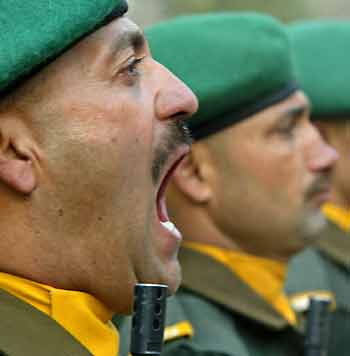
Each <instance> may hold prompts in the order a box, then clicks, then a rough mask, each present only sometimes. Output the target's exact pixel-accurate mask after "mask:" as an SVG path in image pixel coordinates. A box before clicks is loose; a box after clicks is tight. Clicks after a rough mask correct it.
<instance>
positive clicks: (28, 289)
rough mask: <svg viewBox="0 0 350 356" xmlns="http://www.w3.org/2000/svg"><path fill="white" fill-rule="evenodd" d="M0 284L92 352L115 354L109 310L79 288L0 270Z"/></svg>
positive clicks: (116, 342)
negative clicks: (36, 280)
mask: <svg viewBox="0 0 350 356" xmlns="http://www.w3.org/2000/svg"><path fill="white" fill-rule="evenodd" d="M0 288H2V289H4V290H5V291H7V292H8V293H11V294H13V295H15V296H16V297H17V298H19V299H22V300H23V301H25V302H26V303H28V304H31V305H32V306H34V307H35V308H37V309H39V310H40V311H41V312H43V313H45V314H47V315H49V316H50V317H51V318H52V319H54V320H56V321H57V322H58V323H59V324H60V325H61V326H63V328H64V329H66V330H67V331H68V332H69V333H70V334H71V335H73V336H74V337H75V338H76V339H77V340H78V341H79V342H80V343H81V344H82V345H84V346H85V347H86V348H87V349H88V350H89V351H90V353H92V354H93V355H94V356H116V355H118V350H119V334H118V331H117V330H116V328H115V327H114V326H113V324H112V323H111V321H110V319H111V317H112V313H111V312H110V311H109V310H108V309H107V308H106V307H105V306H104V305H103V304H102V303H101V302H99V301H98V300H97V299H96V298H94V297H92V296H91V295H89V294H86V293H83V292H75V291H70V290H62V289H56V288H53V287H50V286H47V285H44V284H40V283H36V282H32V281H30V280H28V279H24V278H20V277H16V276H13V275H10V274H7V273H1V272H0Z"/></svg>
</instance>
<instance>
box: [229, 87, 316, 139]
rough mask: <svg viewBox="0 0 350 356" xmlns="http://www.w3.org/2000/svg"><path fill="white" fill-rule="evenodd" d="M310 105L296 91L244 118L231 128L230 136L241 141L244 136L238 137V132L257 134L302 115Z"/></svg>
mask: <svg viewBox="0 0 350 356" xmlns="http://www.w3.org/2000/svg"><path fill="white" fill-rule="evenodd" d="M309 109H310V104H309V100H308V98H307V97H306V96H305V94H304V93H303V92H302V91H297V92H296V93H294V94H293V95H291V96H290V97H288V98H286V99H285V100H283V101H281V102H279V103H277V104H275V105H272V106H269V107H268V108H266V109H264V110H262V111H259V112H258V113H256V114H254V115H252V116H250V117H248V118H246V119H245V120H244V121H242V122H240V123H237V124H235V125H233V126H232V127H231V135H232V134H233V135H238V136H239V137H240V138H241V139H242V140H244V138H245V136H244V135H240V134H239V133H240V132H246V133H248V132H251V133H257V132H259V131H260V130H264V129H266V128H269V127H271V126H272V125H275V124H277V123H279V122H281V123H282V122H283V121H284V120H287V119H288V118H291V117H293V116H295V117H296V116H298V113H299V114H300V115H302V114H303V113H304V112H307V111H309ZM300 115H299V116H300Z"/></svg>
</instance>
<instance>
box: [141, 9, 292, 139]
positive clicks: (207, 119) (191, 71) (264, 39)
mask: <svg viewBox="0 0 350 356" xmlns="http://www.w3.org/2000/svg"><path fill="white" fill-rule="evenodd" d="M146 35H147V37H148V40H149V43H150V47H151V50H152V54H153V56H154V57H155V59H157V60H158V61H159V62H161V63H162V64H164V65H165V66H166V67H168V68H169V69H170V70H171V71H173V72H174V73H175V74H176V75H177V76H179V77H180V78H181V79H182V80H183V81H184V82H186V83H187V84H188V85H189V86H190V87H191V89H192V90H193V91H194V92H195V94H196V95H197V96H198V99H199V111H198V112H197V114H195V115H194V116H193V117H192V118H191V119H190V120H188V123H189V128H190V130H191V132H192V135H193V136H194V138H195V139H201V138H203V137H206V136H208V135H210V134H213V133H215V132H217V131H218V130H221V129H224V128H225V127H227V126H230V125H232V124H233V123H235V122H238V121H240V120H243V119H245V118H248V117H250V116H251V115H253V114H255V113H257V112H258V111H260V110H263V109H265V108H267V107H268V106H270V105H273V104H275V103H278V102H280V101H282V100H284V99H285V98H287V97H288V96H289V95H291V94H292V93H293V92H295V91H296V89H297V85H296V83H295V73H294V66H293V63H292V55H291V49H290V44H289V39H288V35H287V34H286V31H285V29H284V27H283V26H282V24H281V23H280V22H278V21H277V20H275V19H273V18H272V17H270V16H265V15H261V14H256V13H230V12H227V13H215V14H214V13H213V14H206V15H196V16H185V17H179V18H175V19H173V20H170V21H167V22H164V23H161V24H158V25H155V26H153V27H151V28H149V29H147V30H146Z"/></svg>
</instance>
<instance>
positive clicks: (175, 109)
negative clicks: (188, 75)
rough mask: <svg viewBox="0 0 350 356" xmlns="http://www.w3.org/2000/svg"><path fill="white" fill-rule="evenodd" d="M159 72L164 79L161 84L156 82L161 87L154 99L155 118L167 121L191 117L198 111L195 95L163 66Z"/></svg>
mask: <svg viewBox="0 0 350 356" xmlns="http://www.w3.org/2000/svg"><path fill="white" fill-rule="evenodd" d="M160 66H161V65H160ZM161 71H162V76H163V78H164V79H163V80H162V81H161V82H160V81H158V82H160V83H161V86H160V87H159V90H158V93H157V95H156V98H155V100H156V102H155V110H156V115H157V118H158V119H159V120H169V119H176V118H177V117H184V116H185V117H186V116H191V115H193V114H194V113H195V112H196V111H197V110H198V99H197V97H196V96H195V94H194V93H193V92H192V90H191V89H190V88H189V87H188V86H187V85H186V84H185V83H183V82H182V81H181V80H180V79H179V78H177V77H176V76H175V75H174V74H172V73H171V72H170V71H168V70H167V69H166V68H164V67H163V66H161ZM159 79H160V78H159Z"/></svg>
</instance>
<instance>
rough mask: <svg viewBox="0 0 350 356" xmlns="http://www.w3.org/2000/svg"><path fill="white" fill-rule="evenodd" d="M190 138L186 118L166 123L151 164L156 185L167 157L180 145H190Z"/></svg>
mask: <svg viewBox="0 0 350 356" xmlns="http://www.w3.org/2000/svg"><path fill="white" fill-rule="evenodd" d="M191 144H192V137H191V134H190V131H189V129H188V127H187V124H186V118H182V119H176V120H173V121H171V122H169V123H168V130H167V131H166V133H165V134H164V135H163V137H162V138H161V141H160V143H159V144H158V145H157V147H156V149H155V152H154V160H153V163H152V180H153V183H154V184H157V183H158V181H159V179H160V176H161V173H162V171H163V168H164V166H165V165H166V163H167V162H168V160H169V157H170V156H171V154H172V153H174V152H175V151H176V149H177V148H178V147H180V146H182V145H191Z"/></svg>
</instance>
